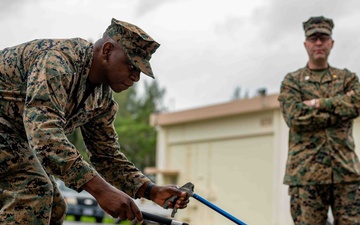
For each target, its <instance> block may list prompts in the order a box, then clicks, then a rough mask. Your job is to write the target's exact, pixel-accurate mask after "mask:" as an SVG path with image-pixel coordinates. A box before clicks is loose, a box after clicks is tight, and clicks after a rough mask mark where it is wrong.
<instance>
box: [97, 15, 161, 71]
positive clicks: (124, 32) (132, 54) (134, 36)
mask: <svg viewBox="0 0 360 225" xmlns="http://www.w3.org/2000/svg"><path fill="white" fill-rule="evenodd" d="M104 34H106V35H108V36H109V37H110V38H112V39H113V40H114V41H116V42H117V43H119V44H120V45H121V46H122V48H123V51H124V52H125V54H126V55H127V57H128V58H129V60H130V61H131V63H132V64H133V65H134V66H135V67H136V68H137V69H139V70H140V71H141V72H143V73H144V74H146V75H148V76H150V77H152V78H154V74H153V71H152V69H151V66H150V62H149V60H150V58H151V55H152V54H153V53H154V52H155V51H156V49H157V48H158V47H159V46H160V44H159V43H157V42H156V41H155V40H154V39H152V38H151V37H150V36H149V35H148V34H147V33H145V31H143V30H142V29H141V28H139V27H137V26H135V25H133V24H130V23H127V22H124V21H119V20H116V19H114V18H113V19H112V20H111V24H110V26H109V27H108V28H107V29H106V31H105V33H104Z"/></svg>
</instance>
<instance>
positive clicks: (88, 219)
mask: <svg viewBox="0 0 360 225" xmlns="http://www.w3.org/2000/svg"><path fill="white" fill-rule="evenodd" d="M65 220H68V221H75V217H74V216H66V218H65ZM80 221H82V222H88V223H95V222H96V220H95V218H94V217H90V216H82V217H81V220H80ZM114 222H115V219H113V218H111V217H108V216H105V217H104V220H103V222H102V223H103V224H114ZM120 224H121V225H131V223H130V221H121V223H120Z"/></svg>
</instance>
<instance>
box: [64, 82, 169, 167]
mask: <svg viewBox="0 0 360 225" xmlns="http://www.w3.org/2000/svg"><path fill="white" fill-rule="evenodd" d="M165 92H166V91H165V89H161V88H160V87H159V85H158V83H157V82H156V80H153V81H152V82H144V91H143V94H142V95H140V94H139V84H135V85H134V86H133V87H132V88H130V89H128V90H126V91H124V92H121V93H114V99H115V101H116V102H117V103H118V105H119V111H118V112H117V115H116V119H115V129H116V132H117V133H118V136H119V143H120V146H121V151H122V152H123V153H124V154H125V155H126V156H127V158H128V159H129V160H130V161H131V162H133V163H134V164H135V165H136V166H137V167H138V168H139V169H140V170H143V169H144V168H145V167H146V166H154V165H155V159H156V155H155V154H156V129H155V128H154V127H151V126H150V121H149V118H150V114H152V113H155V112H161V111H164V110H165V107H164V106H163V104H162V101H163V97H164V95H165ZM68 138H69V140H70V142H71V143H73V144H74V145H75V147H76V148H77V149H78V150H79V152H80V153H81V155H82V156H83V157H84V159H85V160H87V161H88V157H87V154H86V150H85V145H84V142H83V139H82V135H81V132H80V129H76V130H75V131H74V132H73V133H72V134H70V135H68Z"/></svg>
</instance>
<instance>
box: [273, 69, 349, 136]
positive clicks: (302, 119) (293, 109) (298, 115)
mask: <svg viewBox="0 0 360 225" xmlns="http://www.w3.org/2000/svg"><path fill="white" fill-rule="evenodd" d="M279 102H280V108H281V110H282V113H283V116H284V119H285V122H286V124H287V125H288V126H289V128H291V129H294V131H314V130H321V129H324V128H327V127H331V126H334V125H335V124H337V123H339V122H340V121H341V120H342V119H341V117H340V116H337V115H334V114H331V113H328V112H322V111H319V110H318V109H315V108H312V107H309V106H307V105H306V104H304V103H303V100H302V98H301V92H300V88H299V86H298V85H297V81H296V79H295V78H294V76H292V75H291V74H288V75H287V76H286V77H285V79H284V81H283V82H282V84H281V88H280V95H279Z"/></svg>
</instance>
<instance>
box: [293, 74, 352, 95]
mask: <svg viewBox="0 0 360 225" xmlns="http://www.w3.org/2000/svg"><path fill="white" fill-rule="evenodd" d="M337 72H341V71H337ZM299 86H300V89H301V95H302V96H301V97H302V100H303V101H304V100H310V99H313V98H331V97H334V96H336V95H339V94H344V93H346V91H345V87H344V73H339V74H338V73H335V72H334V71H327V72H326V73H325V74H323V75H322V76H321V75H320V74H316V73H312V72H311V73H310V74H308V75H305V74H302V75H300V76H299Z"/></svg>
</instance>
